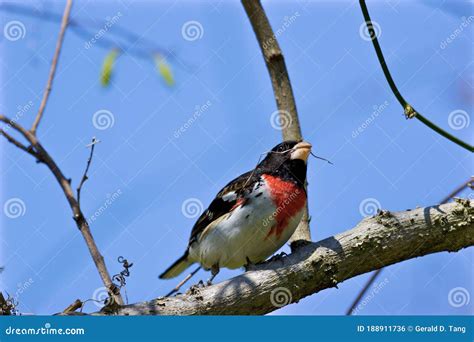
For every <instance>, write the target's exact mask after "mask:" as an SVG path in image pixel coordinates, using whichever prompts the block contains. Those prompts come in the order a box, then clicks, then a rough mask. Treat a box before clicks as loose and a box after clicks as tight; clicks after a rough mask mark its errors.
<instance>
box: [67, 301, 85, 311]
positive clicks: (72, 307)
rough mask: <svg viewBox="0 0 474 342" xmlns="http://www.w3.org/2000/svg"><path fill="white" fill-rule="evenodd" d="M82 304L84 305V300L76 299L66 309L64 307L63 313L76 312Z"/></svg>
mask: <svg viewBox="0 0 474 342" xmlns="http://www.w3.org/2000/svg"><path fill="white" fill-rule="evenodd" d="M82 305H83V303H82V301H81V300H80V299H76V300H75V301H74V303H72V304H71V305H69V306H68V307H67V308H66V309H64V311H63V313H65V314H67V313H71V312H74V311H76V310H77V309H80V308H82Z"/></svg>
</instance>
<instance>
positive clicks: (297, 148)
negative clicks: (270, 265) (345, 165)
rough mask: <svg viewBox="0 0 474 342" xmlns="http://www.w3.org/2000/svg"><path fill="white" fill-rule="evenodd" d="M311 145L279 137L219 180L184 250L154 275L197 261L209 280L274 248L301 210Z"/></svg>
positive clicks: (167, 273) (166, 274) (296, 221)
mask: <svg viewBox="0 0 474 342" xmlns="http://www.w3.org/2000/svg"><path fill="white" fill-rule="evenodd" d="M311 148H312V146H311V144H310V143H308V142H306V141H294V140H287V141H283V142H282V143H280V144H278V145H276V146H275V147H274V148H272V149H271V150H270V151H269V152H268V153H267V155H266V156H265V158H264V159H263V160H262V161H261V162H260V163H258V165H257V166H256V168H255V169H254V170H251V171H249V172H246V173H244V174H242V175H240V176H239V177H237V178H235V179H234V180H232V181H231V182H229V183H228V184H227V185H226V186H224V188H222V190H220V191H219V193H218V194H217V195H216V197H215V198H214V200H213V201H212V202H211V204H210V205H209V207H208V208H207V209H206V210H205V211H203V212H202V214H201V215H200V217H199V218H198V220H197V221H196V223H195V224H194V226H193V228H192V230H191V235H190V238H189V243H188V246H187V248H186V250H185V252H184V254H183V255H182V256H181V257H180V258H179V259H178V260H176V261H175V262H174V263H173V264H172V265H171V266H170V267H168V268H167V269H166V270H165V271H164V272H163V273H162V274H161V275H160V276H159V278H160V279H170V278H175V277H177V276H178V275H180V274H181V273H182V272H184V271H185V270H186V269H187V268H188V267H190V266H191V265H193V264H195V263H199V264H200V265H201V267H203V268H204V269H205V270H208V271H209V270H210V271H211V275H212V276H211V278H210V279H209V280H208V284H211V283H212V280H213V279H214V277H215V276H216V275H217V274H218V273H219V270H220V268H222V267H224V268H228V269H236V268H240V267H248V266H250V265H254V264H258V263H261V262H263V261H265V260H266V259H267V258H268V257H270V256H271V255H273V254H274V253H275V252H276V251H278V250H279V249H280V248H281V247H282V246H283V245H284V244H285V243H286V242H287V241H288V240H289V239H290V237H291V235H293V233H294V232H295V230H296V228H297V226H298V224H299V222H300V221H301V219H302V216H303V211H304V208H305V206H306V202H307V193H306V189H305V182H306V171H307V163H308V156H309V154H310V153H311Z"/></svg>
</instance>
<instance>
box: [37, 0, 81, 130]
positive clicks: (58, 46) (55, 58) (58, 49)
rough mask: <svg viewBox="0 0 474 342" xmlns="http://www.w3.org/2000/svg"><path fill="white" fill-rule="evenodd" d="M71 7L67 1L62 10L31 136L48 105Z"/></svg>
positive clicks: (68, 0)
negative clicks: (57, 34) (46, 78)
mask: <svg viewBox="0 0 474 342" xmlns="http://www.w3.org/2000/svg"><path fill="white" fill-rule="evenodd" d="M71 7H72V0H67V2H66V8H65V9H64V14H63V18H62V21H61V28H60V30H59V36H58V41H57V42H56V50H55V51H54V56H53V61H52V62H51V67H50V69H49V76H48V81H47V82H46V88H45V89H44V93H43V99H42V100H41V104H40V107H39V110H38V114H36V118H35V121H34V122H33V126H31V133H33V135H36V130H37V129H38V125H39V124H40V121H41V118H42V117H43V113H44V110H45V109H46V104H47V103H48V99H49V94H50V93H51V87H52V85H53V80H54V75H55V74H56V68H57V65H58V60H59V54H60V53H61V48H62V46H63V41H64V33H65V32H66V27H67V24H68V21H69V14H70V13H71Z"/></svg>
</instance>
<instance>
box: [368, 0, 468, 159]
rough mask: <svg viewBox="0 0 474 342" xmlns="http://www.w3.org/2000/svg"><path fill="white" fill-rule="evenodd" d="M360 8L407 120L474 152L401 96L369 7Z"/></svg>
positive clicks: (388, 80)
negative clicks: (426, 127) (416, 122)
mask: <svg viewBox="0 0 474 342" xmlns="http://www.w3.org/2000/svg"><path fill="white" fill-rule="evenodd" d="M360 7H361V9H362V13H363V15H364V19H365V23H366V25H367V30H368V31H369V34H370V38H371V40H372V43H373V45H374V49H375V52H376V54H377V58H378V60H379V63H380V66H381V67H382V70H383V73H384V75H385V78H386V79H387V82H388V84H389V86H390V89H391V90H392V92H393V95H395V97H396V98H397V100H398V102H400V104H401V106H402V107H403V110H404V113H405V117H406V118H407V119H411V118H417V119H418V120H419V121H421V122H422V123H424V124H425V125H426V126H428V127H429V128H431V129H432V130H433V131H435V132H436V133H438V134H440V135H442V136H443V137H445V138H446V139H448V140H451V141H452V142H454V143H455V144H458V145H459V146H461V147H463V148H465V149H466V150H468V151H470V152H474V146H471V145H469V144H468V143H466V142H464V141H462V140H461V139H459V138H456V137H455V136H453V135H451V134H450V133H448V132H446V131H445V130H443V129H442V128H441V127H438V126H437V125H435V124H434V123H432V122H431V121H430V120H428V119H427V118H425V117H424V116H423V115H421V114H420V113H419V112H418V111H416V110H415V108H413V107H412V106H411V105H410V104H409V103H408V102H407V101H406V100H405V98H404V97H403V96H402V94H400V91H399V90H398V88H397V86H396V84H395V81H394V80H393V78H392V75H391V74H390V70H388V66H387V62H385V58H384V56H383V53H382V48H381V47H380V44H379V41H378V39H377V35H376V33H375V30H374V27H373V24H372V20H371V19H370V15H369V10H368V9H367V5H366V4H365V0H360Z"/></svg>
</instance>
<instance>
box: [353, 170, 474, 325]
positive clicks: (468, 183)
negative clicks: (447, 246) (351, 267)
mask: <svg viewBox="0 0 474 342" xmlns="http://www.w3.org/2000/svg"><path fill="white" fill-rule="evenodd" d="M473 180H474V179H473V178H472V177H471V178H469V180H467V181H466V182H464V183H462V184H461V185H460V186H458V187H457V188H456V189H454V190H453V191H452V192H451V193H450V194H449V195H448V196H446V197H445V198H443V199H442V200H441V202H440V204H445V203H447V202H449V200H450V199H452V198H453V197H455V196H456V195H458V194H459V193H460V192H461V191H463V190H464V189H465V188H466V187H471V183H472V182H473ZM382 270H383V268H379V269H378V270H376V271H375V272H374V273H372V276H371V277H370V278H369V279H368V280H367V282H366V283H365V285H364V287H362V289H361V290H360V291H359V294H358V295H357V297H356V298H355V299H354V302H352V305H351V306H350V307H349V309H348V310H347V311H346V315H348V316H350V315H352V314H353V312H354V310H355V308H356V307H357V305H359V302H360V301H361V299H362V297H363V296H364V295H365V293H366V292H367V290H368V289H369V288H370V287H371V286H372V284H373V283H374V281H375V280H376V279H377V277H378V276H379V274H380V273H381V272H382Z"/></svg>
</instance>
